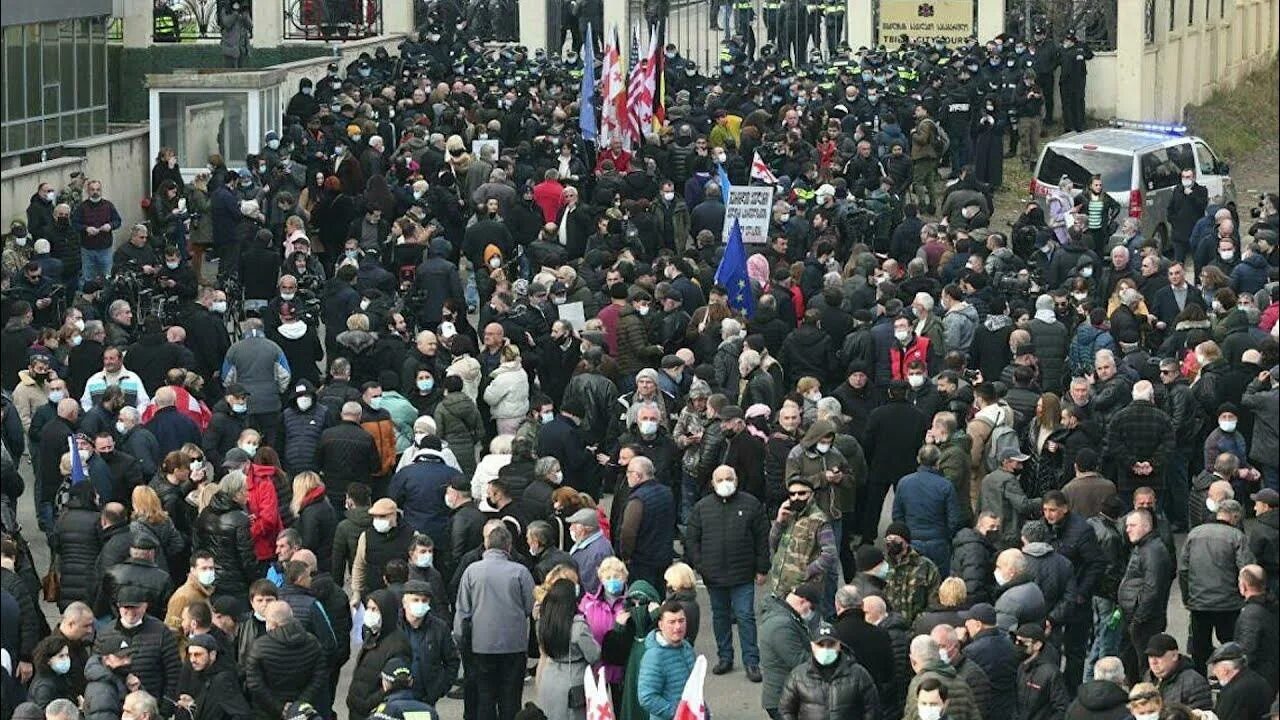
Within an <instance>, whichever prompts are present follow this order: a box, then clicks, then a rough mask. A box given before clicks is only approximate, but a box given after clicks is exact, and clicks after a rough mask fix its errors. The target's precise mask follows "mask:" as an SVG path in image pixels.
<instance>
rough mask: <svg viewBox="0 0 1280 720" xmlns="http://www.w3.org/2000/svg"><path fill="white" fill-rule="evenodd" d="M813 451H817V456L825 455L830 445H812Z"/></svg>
mask: <svg viewBox="0 0 1280 720" xmlns="http://www.w3.org/2000/svg"><path fill="white" fill-rule="evenodd" d="M813 449H814V450H817V451H818V454H819V455H826V454H827V453H828V452H830V451H831V443H829V442H820V443H818V444H817V445H814V446H813Z"/></svg>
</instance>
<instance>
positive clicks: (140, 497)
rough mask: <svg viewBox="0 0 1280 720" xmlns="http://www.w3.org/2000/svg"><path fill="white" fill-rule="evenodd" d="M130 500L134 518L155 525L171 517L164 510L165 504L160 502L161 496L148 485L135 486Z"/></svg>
mask: <svg viewBox="0 0 1280 720" xmlns="http://www.w3.org/2000/svg"><path fill="white" fill-rule="evenodd" d="M129 501H130V503H131V504H132V505H133V519H134V520H141V521H143V522H145V523H147V524H148V525H155V524H156V523H162V522H164V521H165V520H168V519H169V513H167V512H165V511H164V505H163V504H161V503H160V496H159V495H157V494H156V491H155V490H152V489H151V488H150V487H149V486H147V485H139V486H137V487H135V488H134V489H133V495H131V496H130V498H129Z"/></svg>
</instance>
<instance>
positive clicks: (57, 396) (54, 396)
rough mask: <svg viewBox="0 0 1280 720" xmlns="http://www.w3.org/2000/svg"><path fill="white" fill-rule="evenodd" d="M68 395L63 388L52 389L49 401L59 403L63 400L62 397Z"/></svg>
mask: <svg viewBox="0 0 1280 720" xmlns="http://www.w3.org/2000/svg"><path fill="white" fill-rule="evenodd" d="M66 396H67V394H66V393H65V392H63V391H61V390H52V391H50V392H49V402H51V403H53V404H55V405H57V404H58V403H60V402H62V399H63V398H65V397H66Z"/></svg>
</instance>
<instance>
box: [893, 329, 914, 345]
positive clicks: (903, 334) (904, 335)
mask: <svg viewBox="0 0 1280 720" xmlns="http://www.w3.org/2000/svg"><path fill="white" fill-rule="evenodd" d="M893 336H894V337H895V338H897V339H898V342H901V343H904V342H906V341H908V340H910V339H911V331H910V330H894V331H893Z"/></svg>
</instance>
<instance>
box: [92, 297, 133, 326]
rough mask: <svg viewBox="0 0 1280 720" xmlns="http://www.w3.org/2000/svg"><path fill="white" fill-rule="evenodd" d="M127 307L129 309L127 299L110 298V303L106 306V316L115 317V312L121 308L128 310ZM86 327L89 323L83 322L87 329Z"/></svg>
mask: <svg viewBox="0 0 1280 720" xmlns="http://www.w3.org/2000/svg"><path fill="white" fill-rule="evenodd" d="M128 309H129V301H128V300H112V301H111V304H110V305H108V306H107V317H115V315H116V313H118V312H120V311H122V310H128ZM88 327H89V324H88V323H85V329H86V330H87V329H88Z"/></svg>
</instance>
